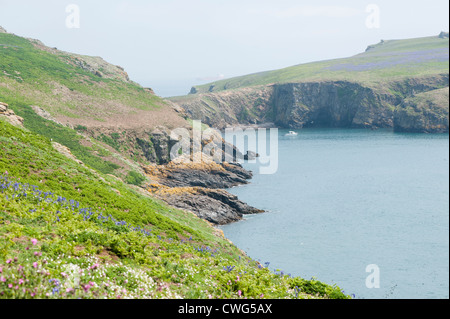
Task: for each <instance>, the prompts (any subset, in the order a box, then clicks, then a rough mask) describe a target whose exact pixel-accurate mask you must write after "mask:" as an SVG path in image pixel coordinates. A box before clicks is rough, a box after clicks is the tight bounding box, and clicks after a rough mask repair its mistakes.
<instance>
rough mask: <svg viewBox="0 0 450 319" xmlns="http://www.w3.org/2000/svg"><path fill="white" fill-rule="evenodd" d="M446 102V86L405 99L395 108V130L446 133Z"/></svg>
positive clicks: (447, 95)
mask: <svg viewBox="0 0 450 319" xmlns="http://www.w3.org/2000/svg"><path fill="white" fill-rule="evenodd" d="M448 102H449V88H448V87H447V88H444V89H439V90H433V91H430V92H425V93H420V94H417V95H414V96H413V97H411V98H407V99H405V100H404V101H403V103H402V104H401V105H400V106H399V107H398V108H397V109H396V110H395V117H394V119H395V130H396V131H397V132H413V133H448V132H449V104H448Z"/></svg>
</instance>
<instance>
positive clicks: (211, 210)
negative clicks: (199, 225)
mask: <svg viewBox="0 0 450 319" xmlns="http://www.w3.org/2000/svg"><path fill="white" fill-rule="evenodd" d="M161 198H162V199H163V200H164V201H165V202H166V203H168V204H169V205H171V206H173V207H176V208H179V209H184V210H189V211H191V212H193V213H194V214H196V215H197V216H198V217H199V218H202V219H205V220H207V221H209V222H211V223H213V224H216V225H224V224H229V223H232V222H236V221H239V220H241V219H242V217H243V215H245V214H257V213H262V212H264V211H263V210H260V209H257V208H255V207H252V206H250V205H248V204H246V203H244V202H242V201H240V200H239V199H238V197H237V196H235V195H232V194H230V193H228V192H227V191H224V190H221V189H207V188H202V187H195V188H193V189H192V190H190V191H185V192H175V193H173V194H170V193H168V194H165V195H164V196H162V197H161Z"/></svg>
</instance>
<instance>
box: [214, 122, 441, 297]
mask: <svg viewBox="0 0 450 319" xmlns="http://www.w3.org/2000/svg"><path fill="white" fill-rule="evenodd" d="M296 132H297V133H298V135H296V136H286V134H287V133H288V131H286V130H278V132H277V135H278V136H277V137H276V136H275V137H274V136H272V137H271V136H270V135H269V134H268V131H267V132H266V134H265V137H264V136H263V135H262V134H260V135H257V137H258V138H259V137H260V138H261V139H265V140H266V143H277V145H275V146H276V147H273V149H276V153H274V154H271V155H270V154H268V152H269V148H268V147H266V150H264V149H262V148H261V150H263V152H262V153H261V154H259V155H260V157H258V158H257V159H256V162H255V161H253V162H243V166H244V167H245V168H246V169H248V170H251V171H252V172H253V178H252V179H251V180H250V183H249V184H247V185H242V186H238V187H234V188H231V189H229V190H228V191H229V192H231V193H233V194H235V195H237V196H238V197H239V199H240V200H242V201H244V202H246V203H248V204H250V205H253V206H255V207H257V208H260V209H263V210H265V212H264V213H262V214H255V215H246V216H245V217H244V219H243V220H242V221H239V222H236V223H232V224H229V225H225V226H221V229H222V230H223V231H224V233H225V236H226V237H227V238H229V239H230V240H231V241H232V242H233V243H234V244H235V245H236V246H237V247H239V248H240V249H242V250H243V251H245V252H246V253H247V255H248V256H249V257H251V258H253V259H254V260H257V261H259V262H260V263H261V264H262V265H264V266H267V267H268V268H269V269H270V270H272V271H273V272H275V273H277V274H283V275H287V276H300V277H302V278H305V279H316V280H319V281H321V282H324V283H326V284H329V285H336V286H338V287H339V288H341V289H342V290H343V291H344V292H345V293H346V294H348V295H352V296H353V297H354V298H356V299H447V298H449V135H448V134H413V133H396V132H394V131H392V130H388V129H379V130H367V129H303V130H298V131H296ZM237 134H238V135H239V134H243V133H242V132H241V133H237ZM237 140H241V141H242V140H244V141H245V139H237ZM235 143H236V141H235ZM246 145H247V146H248V143H247V142H244V144H239V142H238V145H236V146H238V148H240V149H243V150H245V149H246ZM261 145H264V144H263V143H261ZM267 145H268V144H266V146H267ZM256 147H257V148H258V146H256ZM250 150H252V149H250ZM255 151H257V152H258V149H256V150H255ZM275 155H276V156H275ZM268 158H270V159H271V160H272V164H271V165H272V166H273V165H275V164H276V169H272V170H266V171H263V170H262V169H261V167H264V166H267V163H268ZM275 161H276V163H275ZM268 171H269V173H268Z"/></svg>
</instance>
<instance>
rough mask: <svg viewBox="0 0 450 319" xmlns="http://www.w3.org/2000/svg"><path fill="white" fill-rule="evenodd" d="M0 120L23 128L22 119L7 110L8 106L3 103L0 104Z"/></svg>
mask: <svg viewBox="0 0 450 319" xmlns="http://www.w3.org/2000/svg"><path fill="white" fill-rule="evenodd" d="M0 118H4V119H5V120H6V121H8V122H9V123H11V124H12V125H14V126H21V127H23V118H21V117H20V116H18V115H16V114H15V113H14V111H13V110H11V109H10V108H9V105H8V104H6V103H3V102H0Z"/></svg>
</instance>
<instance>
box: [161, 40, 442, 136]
mask: <svg viewBox="0 0 450 319" xmlns="http://www.w3.org/2000/svg"><path fill="white" fill-rule="evenodd" d="M448 75H449V39H448V36H447V33H445V32H442V33H441V34H440V35H439V36H433V37H424V38H416V39H406V40H387V41H383V40H382V41H381V42H380V43H378V44H376V45H370V46H369V47H367V49H366V51H365V52H363V53H361V54H358V55H355V56H353V57H349V58H344V59H335V60H327V61H320V62H314V63H307V64H300V65H296V66H292V67H288V68H284V69H280V70H274V71H267V72H261V73H255V74H250V75H246V76H240V77H236V78H231V79H225V80H221V81H217V82H213V83H209V84H205V85H201V86H195V87H193V88H192V90H191V92H190V94H189V95H187V96H181V97H173V98H171V99H170V100H171V101H173V102H175V103H176V104H178V105H180V106H181V107H182V108H183V109H185V111H186V112H187V113H188V114H189V116H190V117H191V118H199V119H202V120H203V121H204V122H205V123H207V124H209V125H211V126H216V127H220V128H223V127H225V126H227V125H237V124H262V123H265V122H273V123H275V124H276V125H278V126H280V127H289V128H302V127H311V126H327V127H328V126H331V127H371V128H373V127H393V126H394V123H398V125H401V123H403V122H402V121H396V120H394V117H395V116H396V114H397V115H398V116H402V113H401V112H395V109H396V108H397V107H399V106H400V105H401V104H402V103H403V101H404V100H405V99H406V98H409V97H413V96H414V95H415V94H420V93H422V92H427V91H430V90H435V89H440V88H444V87H448ZM438 100H441V101H442V99H438ZM447 102H448V101H447ZM447 104H448V103H447ZM441 109H443V112H441V115H444V116H445V113H446V114H447V115H446V117H447V122H445V121H441V122H440V124H439V125H440V127H439V128H437V130H436V131H448V106H447V108H446V107H445V105H442V108H441ZM424 116H427V115H426V114H424ZM426 122H427V121H423V123H426ZM445 123H447V124H445ZM429 125H430V126H429V127H423V128H422V129H419V128H418V127H416V128H415V129H414V131H417V130H419V131H435V129H433V127H434V126H436V125H437V124H436V125H435V124H433V123H429ZM403 129H404V130H405V131H407V128H403Z"/></svg>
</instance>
